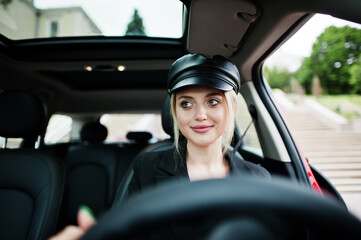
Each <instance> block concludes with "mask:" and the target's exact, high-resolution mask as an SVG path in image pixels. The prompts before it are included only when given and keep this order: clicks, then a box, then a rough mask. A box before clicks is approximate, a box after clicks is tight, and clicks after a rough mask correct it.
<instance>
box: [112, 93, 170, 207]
mask: <svg viewBox="0 0 361 240" xmlns="http://www.w3.org/2000/svg"><path fill="white" fill-rule="evenodd" d="M161 120H162V128H163V130H164V131H165V132H166V133H167V134H168V135H169V136H170V138H168V139H165V140H163V141H159V142H157V143H154V144H151V145H149V146H147V147H145V148H144V149H143V150H142V151H141V152H140V154H141V153H142V152H157V151H165V150H168V149H170V148H171V147H172V146H173V143H174V138H173V137H174V134H173V117H172V114H171V106H170V96H169V95H167V96H166V98H165V99H164V102H163V106H162V113H161ZM133 174H134V171H133V165H131V166H130V167H129V168H128V170H127V172H126V173H125V174H124V176H123V178H122V179H121V182H120V183H119V186H118V189H117V191H116V195H115V198H114V202H113V207H114V206H116V205H118V204H121V203H122V202H123V201H124V200H125V199H126V197H127V193H128V185H129V183H130V181H131V179H132V177H133Z"/></svg>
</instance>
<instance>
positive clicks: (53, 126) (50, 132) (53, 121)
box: [44, 114, 73, 144]
mask: <svg viewBox="0 0 361 240" xmlns="http://www.w3.org/2000/svg"><path fill="white" fill-rule="evenodd" d="M72 125H73V119H72V118H71V117H69V116H66V115H60V114H54V115H53V116H51V118H50V120H49V123H48V127H47V129H46V134H45V139H44V143H45V144H52V143H64V142H70V140H71V131H72Z"/></svg>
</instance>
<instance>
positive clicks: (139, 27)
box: [125, 9, 145, 36]
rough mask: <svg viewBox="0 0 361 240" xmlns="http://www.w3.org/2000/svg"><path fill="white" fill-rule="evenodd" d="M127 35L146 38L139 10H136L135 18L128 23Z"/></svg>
mask: <svg viewBox="0 0 361 240" xmlns="http://www.w3.org/2000/svg"><path fill="white" fill-rule="evenodd" d="M125 35H135V36H145V30H144V26H143V19H142V18H141V17H140V16H139V14H138V10H137V9H134V14H133V18H132V20H131V21H130V22H129V23H128V28H127V31H126V33H125Z"/></svg>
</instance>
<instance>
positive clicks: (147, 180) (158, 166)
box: [128, 147, 271, 239]
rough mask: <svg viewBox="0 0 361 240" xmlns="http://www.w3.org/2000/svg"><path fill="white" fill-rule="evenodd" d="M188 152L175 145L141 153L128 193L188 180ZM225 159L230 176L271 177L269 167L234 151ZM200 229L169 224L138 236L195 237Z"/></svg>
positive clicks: (153, 237) (136, 161)
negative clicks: (248, 159)
mask: <svg viewBox="0 0 361 240" xmlns="http://www.w3.org/2000/svg"><path fill="white" fill-rule="evenodd" d="M185 155H186V154H185V149H184V148H181V147H180V154H179V153H177V152H176V150H175V148H174V147H173V148H171V149H169V150H166V151H159V152H144V153H142V154H140V155H138V157H137V158H136V159H135V163H134V167H133V170H134V175H133V178H132V180H131V182H130V185H129V187H128V195H131V194H132V193H134V192H138V191H140V190H142V189H144V188H147V187H149V186H153V185H156V184H159V183H161V182H164V181H170V180H177V179H180V178H183V179H188V180H189V176H188V173H187V168H186V163H185ZM226 158H227V159H228V161H229V163H230V175H242V174H250V175H254V176H259V177H264V178H270V177H271V176H270V174H269V172H268V171H267V170H266V169H264V168H263V167H261V166H258V165H256V164H253V163H250V162H247V161H245V160H244V159H242V157H241V156H240V155H238V154H234V153H233V151H231V150H229V151H228V152H227V155H226ZM199 228H200V227H199V226H174V225H170V226H169V227H168V228H166V229H164V230H162V231H158V232H154V231H152V232H150V233H149V234H145V235H143V236H142V237H140V238H139V239H193V238H194V237H195V236H194V235H195V234H194V233H195V232H196V231H197V232H198V231H199ZM137 239H138V238H137Z"/></svg>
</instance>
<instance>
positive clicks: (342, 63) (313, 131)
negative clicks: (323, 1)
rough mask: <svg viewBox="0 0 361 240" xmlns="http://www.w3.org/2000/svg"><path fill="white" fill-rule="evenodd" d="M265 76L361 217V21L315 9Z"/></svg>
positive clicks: (309, 149)
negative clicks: (349, 20)
mask: <svg viewBox="0 0 361 240" xmlns="http://www.w3.org/2000/svg"><path fill="white" fill-rule="evenodd" d="M263 76H264V78H265V79H266V80H267V81H268V83H269V85H270V87H271V89H272V92H273V96H274V99H275V101H276V103H277V105H278V106H279V108H280V110H281V112H282V115H283V117H284V118H285V120H286V121H287V124H288V126H289V128H290V129H291V132H292V134H293V136H294V138H295V139H296V140H297V145H298V147H299V148H300V149H301V150H302V151H303V153H304V155H305V156H306V157H307V158H308V161H309V163H310V164H311V165H312V166H313V167H314V168H315V169H317V170H318V171H320V172H321V173H322V175H323V176H325V177H326V178H327V179H328V180H329V181H330V182H331V183H332V184H333V185H334V186H335V188H336V189H337V190H338V192H339V193H340V194H341V196H342V197H343V199H344V200H345V202H346V204H347V205H348V208H349V210H350V211H351V212H353V213H356V214H357V215H358V216H359V217H361V211H360V201H359V200H360V197H359V196H360V192H361V172H360V169H361V168H360V166H361V158H360V149H361V131H360V129H361V25H360V24H355V23H352V22H348V21H344V20H341V19H337V18H333V17H331V16H328V15H322V14H316V15H314V16H313V17H312V18H311V19H310V20H309V21H308V22H307V23H306V24H305V25H304V26H303V27H302V28H301V29H300V30H299V31H298V32H297V33H296V34H295V35H294V36H292V37H291V38H290V39H289V40H288V41H287V42H286V43H285V44H284V45H283V46H282V47H280V48H279V49H278V50H277V51H276V52H275V53H273V55H272V56H270V58H269V59H268V60H267V61H266V62H265V64H264V68H263Z"/></svg>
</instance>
